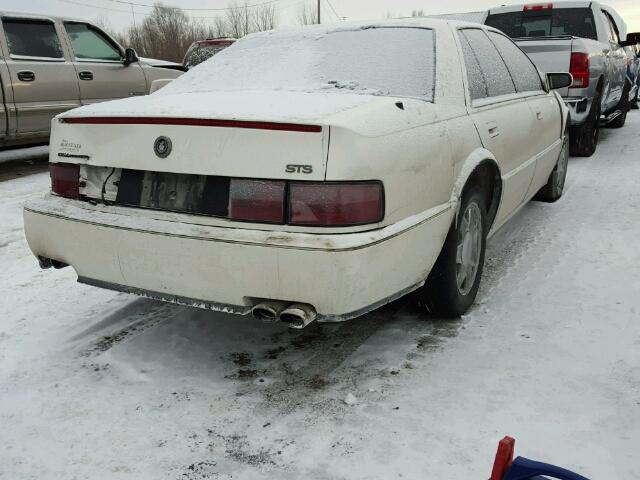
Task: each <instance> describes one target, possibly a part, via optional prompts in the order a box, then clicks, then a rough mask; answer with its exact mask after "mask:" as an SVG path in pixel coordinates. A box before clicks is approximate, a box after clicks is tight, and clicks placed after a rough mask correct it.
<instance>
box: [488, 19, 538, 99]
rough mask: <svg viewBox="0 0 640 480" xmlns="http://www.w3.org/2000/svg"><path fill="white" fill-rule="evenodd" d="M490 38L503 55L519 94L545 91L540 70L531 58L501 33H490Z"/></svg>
mask: <svg viewBox="0 0 640 480" xmlns="http://www.w3.org/2000/svg"><path fill="white" fill-rule="evenodd" d="M489 37H490V38H491V40H492V41H493V43H494V44H495V46H496V48H497V49H498V51H499V52H500V55H502V58H503V59H504V61H505V63H506V64H507V68H508V69H509V73H511V78H513V83H515V85H516V90H517V91H518V93H523V92H537V91H540V90H543V87H542V81H541V80H540V74H539V73H538V69H537V68H536V67H535V66H534V65H533V63H532V62H531V60H529V57H527V56H526V55H525V53H524V52H523V51H522V50H520V49H519V48H518V47H517V46H516V45H515V44H514V43H513V42H512V41H511V40H509V39H508V38H507V37H505V36H504V35H500V34H499V33H495V32H489Z"/></svg>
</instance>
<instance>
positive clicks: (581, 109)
mask: <svg viewBox="0 0 640 480" xmlns="http://www.w3.org/2000/svg"><path fill="white" fill-rule="evenodd" d="M562 100H563V101H564V104H565V105H566V106H567V108H568V109H569V113H570V115H571V125H582V124H583V123H584V122H585V121H586V120H587V118H588V117H589V112H590V111H591V106H592V104H593V98H588V97H564V98H563V99H562Z"/></svg>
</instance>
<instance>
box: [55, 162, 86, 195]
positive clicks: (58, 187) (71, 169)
mask: <svg viewBox="0 0 640 480" xmlns="http://www.w3.org/2000/svg"><path fill="white" fill-rule="evenodd" d="M49 175H50V176H51V191H52V192H53V193H55V194H56V195H60V196H61V197H65V198H79V197H80V165H74V164H72V163H50V164H49Z"/></svg>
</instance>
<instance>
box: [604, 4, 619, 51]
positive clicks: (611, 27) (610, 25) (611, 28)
mask: <svg viewBox="0 0 640 480" xmlns="http://www.w3.org/2000/svg"><path fill="white" fill-rule="evenodd" d="M602 14H603V15H604V16H605V18H606V19H607V21H606V22H605V23H606V24H607V35H608V37H609V41H610V42H611V43H620V37H619V36H618V27H616V24H615V23H614V22H613V20H612V19H611V16H610V15H609V14H608V13H607V12H605V11H604V10H603V11H602Z"/></svg>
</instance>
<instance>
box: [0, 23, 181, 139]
mask: <svg viewBox="0 0 640 480" xmlns="http://www.w3.org/2000/svg"><path fill="white" fill-rule="evenodd" d="M184 71H185V68H184V67H183V66H182V65H181V64H177V63H171V62H164V61H160V60H151V59H142V58H138V56H137V55H136V53H135V51H134V50H133V49H131V48H127V49H125V48H123V47H122V46H120V45H119V44H118V43H117V42H116V41H115V40H114V39H113V38H112V37H110V36H109V35H108V34H107V33H105V32H104V31H102V30H101V29H100V28H98V27H97V26H95V25H92V24H91V23H88V22H86V21H82V20H73V19H68V18H58V17H51V16H45V15H34V14H24V13H9V12H0V149H2V148H5V147H12V146H16V145H36V144H44V143H47V142H48V141H49V133H50V130H51V120H52V118H53V117H54V116H56V115H57V114H59V113H62V112H64V111H66V110H70V109H72V108H75V107H79V106H81V105H86V104H89V103H95V102H102V101H105V100H113V99H118V98H124V97H131V96H135V95H146V94H147V93H149V89H150V87H151V83H152V82H153V81H154V80H158V79H166V78H175V77H177V76H178V75H181V74H182V73H183V72H184Z"/></svg>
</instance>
